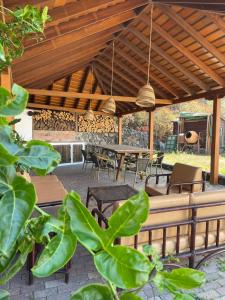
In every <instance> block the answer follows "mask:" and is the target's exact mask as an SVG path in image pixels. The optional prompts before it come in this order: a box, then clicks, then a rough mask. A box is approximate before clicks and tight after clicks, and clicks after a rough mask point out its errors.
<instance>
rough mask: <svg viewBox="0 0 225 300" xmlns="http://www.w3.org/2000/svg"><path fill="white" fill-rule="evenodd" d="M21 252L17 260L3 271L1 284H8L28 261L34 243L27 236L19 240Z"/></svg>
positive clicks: (0, 278)
mask: <svg viewBox="0 0 225 300" xmlns="http://www.w3.org/2000/svg"><path fill="white" fill-rule="evenodd" d="M19 243H20V244H19V247H18V248H19V252H18V254H17V259H16V261H15V262H12V264H11V265H10V266H9V267H8V268H7V269H6V271H5V272H3V273H1V277H0V284H1V285H3V284H6V282H8V281H9V280H10V279H11V278H13V277H14V276H15V275H16V274H17V273H18V272H19V271H20V270H21V269H22V267H23V266H24V264H25V263H26V261H27V256H28V254H29V253H30V252H31V251H32V247H33V244H32V242H31V241H29V240H28V239H27V238H26V237H25V238H22V239H21V241H20V242H19Z"/></svg>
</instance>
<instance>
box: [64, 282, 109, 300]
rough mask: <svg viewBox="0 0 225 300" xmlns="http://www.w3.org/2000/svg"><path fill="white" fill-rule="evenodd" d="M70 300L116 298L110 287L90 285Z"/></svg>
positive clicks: (77, 292)
mask: <svg viewBox="0 0 225 300" xmlns="http://www.w3.org/2000/svg"><path fill="white" fill-rule="evenodd" d="M70 300H114V297H113V294H112V292H111V290H110V288H109V287H108V286H106V285H103V284H90V285H86V286H84V287H82V288H80V289H79V290H77V291H76V292H75V293H74V294H73V295H72V296H71V297H70Z"/></svg>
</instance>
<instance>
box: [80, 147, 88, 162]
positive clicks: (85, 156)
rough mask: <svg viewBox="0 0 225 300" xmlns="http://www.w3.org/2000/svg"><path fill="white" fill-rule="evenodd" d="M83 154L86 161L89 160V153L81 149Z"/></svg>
mask: <svg viewBox="0 0 225 300" xmlns="http://www.w3.org/2000/svg"><path fill="white" fill-rule="evenodd" d="M81 153H82V155H83V157H84V160H87V151H86V150H84V149H81Z"/></svg>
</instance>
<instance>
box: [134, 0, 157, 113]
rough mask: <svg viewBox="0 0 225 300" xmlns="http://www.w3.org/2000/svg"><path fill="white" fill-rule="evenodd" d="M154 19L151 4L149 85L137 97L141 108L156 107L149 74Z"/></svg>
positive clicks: (149, 58)
mask: <svg viewBox="0 0 225 300" xmlns="http://www.w3.org/2000/svg"><path fill="white" fill-rule="evenodd" d="M152 18H153V3H152V2H151V16H150V33H149V52H148V75H147V83H146V84H145V85H144V86H143V87H141V88H140V90H139V91H138V95H137V100H136V104H137V105H138V106H141V107H149V108H151V107H154V106H155V93H154V90H153V87H152V86H151V84H150V82H149V73H150V65H151V48H152Z"/></svg>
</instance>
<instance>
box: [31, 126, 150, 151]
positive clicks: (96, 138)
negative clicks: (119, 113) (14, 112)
mask: <svg viewBox="0 0 225 300" xmlns="http://www.w3.org/2000/svg"><path fill="white" fill-rule="evenodd" d="M33 139H40V140H45V141H48V142H86V143H93V144H115V143H117V132H116V133H97V132H75V131H51V130H33ZM123 144H127V145H131V146H138V147H147V146H148V133H147V132H143V131H137V130H134V129H130V128H124V129H123Z"/></svg>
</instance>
